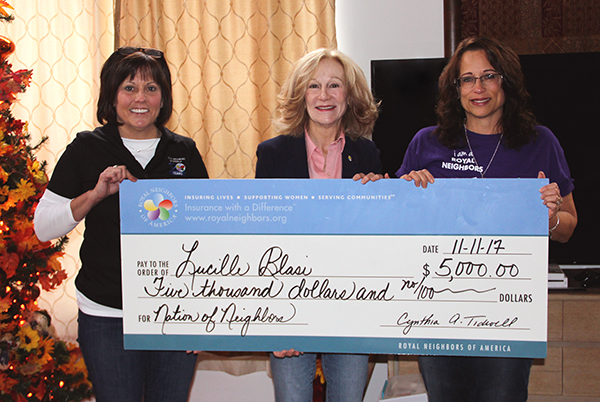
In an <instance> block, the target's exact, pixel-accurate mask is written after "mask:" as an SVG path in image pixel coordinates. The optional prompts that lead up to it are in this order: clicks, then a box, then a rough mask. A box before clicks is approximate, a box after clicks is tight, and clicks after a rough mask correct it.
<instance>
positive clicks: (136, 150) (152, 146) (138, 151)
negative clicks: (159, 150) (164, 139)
mask: <svg viewBox="0 0 600 402" xmlns="http://www.w3.org/2000/svg"><path fill="white" fill-rule="evenodd" d="M159 140H160V137H157V138H155V139H154V141H152V143H151V144H150V146H149V147H146V148H143V149H137V148H133V147H131V148H130V150H132V151H133V152H135V153H136V154H139V153H140V152H144V151H147V150H149V149H151V148H154V147H155V146H156V144H158V141H159ZM138 141H144V140H138ZM128 148H129V147H128Z"/></svg>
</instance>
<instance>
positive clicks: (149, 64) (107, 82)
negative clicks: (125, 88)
mask: <svg viewBox="0 0 600 402" xmlns="http://www.w3.org/2000/svg"><path fill="white" fill-rule="evenodd" d="M138 49H141V50H139V51H136V52H133V53H131V54H123V53H122V52H121V51H120V50H121V49H119V50H116V51H115V52H114V53H113V54H112V55H111V56H110V57H109V58H108V59H107V60H106V62H105V63H104V65H103V66H102V71H101V72H100V96H99V97H98V110H97V112H96V117H97V118H98V121H99V122H100V123H101V124H105V123H117V124H120V123H118V120H117V119H118V116H117V111H116V109H115V102H116V98H117V92H118V91H119V87H120V86H121V84H122V83H123V81H125V80H126V79H128V78H133V77H135V76H136V75H137V74H141V75H142V77H143V78H144V79H147V78H150V79H152V80H154V81H155V82H156V84H157V85H158V86H159V87H160V91H161V96H162V107H161V109H160V112H159V114H158V116H157V117H156V121H155V122H154V125H155V126H156V127H159V128H160V127H163V126H164V125H165V124H166V123H167V122H168V121H169V119H170V118H171V114H172V113H173V89H172V86H171V73H170V71H169V66H168V65H167V62H166V61H165V58H164V56H162V52H160V51H158V50H155V49H150V50H153V51H155V52H158V53H160V54H161V56H160V57H159V56H151V55H148V54H147V53H145V51H144V50H145V49H142V48H138Z"/></svg>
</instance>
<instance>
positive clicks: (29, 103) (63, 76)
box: [0, 0, 114, 340]
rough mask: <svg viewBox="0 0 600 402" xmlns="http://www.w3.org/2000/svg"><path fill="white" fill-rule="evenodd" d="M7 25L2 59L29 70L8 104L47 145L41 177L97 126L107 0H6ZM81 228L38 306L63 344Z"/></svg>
mask: <svg viewBox="0 0 600 402" xmlns="http://www.w3.org/2000/svg"><path fill="white" fill-rule="evenodd" d="M9 3H10V4H11V6H13V8H14V11H12V12H11V14H13V15H14V16H15V20H14V21H13V22H12V23H0V30H1V31H0V34H2V35H3V36H5V37H7V38H9V39H10V40H12V41H13V42H14V43H15V45H16V50H15V53H14V54H13V55H12V56H10V57H9V62H10V63H11V64H12V65H13V70H19V69H22V68H24V69H32V70H33V80H32V83H31V86H30V87H29V88H28V90H27V92H26V93H24V94H21V95H20V96H19V99H20V102H19V103H18V104H15V105H14V107H13V114H14V116H15V117H16V118H18V119H21V120H23V121H26V122H28V124H29V132H30V133H31V136H32V142H33V143H37V142H38V141H39V140H40V139H41V137H42V136H47V137H48V138H49V141H48V142H47V143H46V145H45V146H44V147H43V149H41V150H40V151H39V152H38V154H37V158H38V160H40V161H47V162H48V174H49V175H51V174H52V169H54V165H55V164H56V161H57V160H58V158H59V157H60V155H61V154H62V152H63V151H64V149H65V147H66V146H67V145H68V144H69V143H70V142H71V141H72V140H73V138H74V137H75V135H76V133H77V132H78V131H81V130H88V129H90V128H93V127H95V126H97V122H96V119H95V113H96V111H95V110H96V99H97V98H98V81H99V80H98V77H99V76H100V67H101V66H102V63H103V62H104V60H105V59H106V58H107V57H108V56H109V55H110V54H111V53H112V51H113V45H114V29H113V27H114V19H113V0H77V1H73V0H43V1H42V0H37V1H35V0H27V1H24V0H10V1H9ZM82 230H83V228H82V226H81V225H80V226H78V227H77V228H76V229H75V230H74V231H73V232H71V234H70V235H69V244H68V246H67V249H66V255H65V257H64V258H62V260H61V261H62V266H63V268H64V269H65V270H66V271H67V273H68V276H69V278H68V280H67V281H66V283H65V284H64V286H61V287H60V288H59V289H57V290H54V291H52V292H50V293H45V292H44V293H42V295H41V297H40V300H39V301H40V307H42V308H45V309H48V310H49V311H50V313H51V315H52V324H53V325H54V326H55V328H56V330H57V331H58V333H59V335H60V336H61V337H62V338H63V339H64V340H75V339H76V336H77V304H76V302H75V287H74V285H73V280H74V278H75V274H76V272H77V268H78V267H79V265H80V263H79V253H78V250H79V246H80V245H81V240H82V237H81V232H82Z"/></svg>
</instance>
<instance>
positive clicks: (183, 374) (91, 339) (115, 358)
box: [78, 311, 196, 402]
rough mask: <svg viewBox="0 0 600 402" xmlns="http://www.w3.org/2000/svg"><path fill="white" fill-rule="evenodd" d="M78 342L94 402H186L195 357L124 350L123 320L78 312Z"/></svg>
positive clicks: (169, 352) (177, 353)
mask: <svg viewBox="0 0 600 402" xmlns="http://www.w3.org/2000/svg"><path fill="white" fill-rule="evenodd" d="M78 322H79V335H78V341H79V346H80V347H81V351H82V353H83V359H84V361H85V365H86V366H87V369H88V372H89V375H90V380H91V381H92V384H93V386H94V393H95V395H96V401H97V402H121V401H122V402H141V401H142V400H143V401H144V402H165V401H170V402H187V400H188V394H189V391H190V385H191V383H192V379H193V377H194V373H195V368H196V355H194V354H191V353H190V354H188V353H186V352H180V351H175V352H173V351H147V350H125V349H124V347H123V319H122V318H109V317H95V316H90V315H87V314H85V313H82V312H81V311H79V318H78Z"/></svg>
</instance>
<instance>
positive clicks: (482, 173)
mask: <svg viewBox="0 0 600 402" xmlns="http://www.w3.org/2000/svg"><path fill="white" fill-rule="evenodd" d="M463 127H464V128H465V137H467V144H468V145H469V150H470V151H471V155H473V159H474V160H475V163H476V164H477V166H479V167H482V166H481V165H480V164H479V162H477V158H476V157H475V152H473V148H471V142H470V141H469V134H467V126H466V125H463ZM503 136H504V133H501V134H500V139H499V140H498V144H497V145H496V149H495V150H494V154H493V155H492V158H491V159H490V162H489V163H488V164H487V166H486V168H485V170H484V171H483V172H481V173H480V174H481V178H482V179H483V176H484V175H485V174H486V173H487V171H488V169H489V168H490V165H491V164H492V161H493V160H494V158H495V157H496V152H498V148H500V143H501V142H502V137H503Z"/></svg>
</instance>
